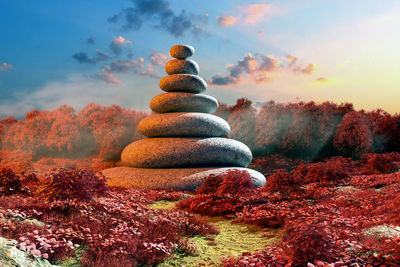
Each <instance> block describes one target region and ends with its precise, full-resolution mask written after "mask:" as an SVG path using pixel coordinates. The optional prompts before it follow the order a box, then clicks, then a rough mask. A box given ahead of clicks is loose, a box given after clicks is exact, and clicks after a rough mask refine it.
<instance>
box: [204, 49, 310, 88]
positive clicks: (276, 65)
mask: <svg viewBox="0 0 400 267" xmlns="http://www.w3.org/2000/svg"><path fill="white" fill-rule="evenodd" d="M282 60H283V61H282ZM282 60H280V59H278V58H276V57H274V56H272V55H261V54H256V55H255V56H253V55H252V54H250V53H247V54H246V55H245V56H244V58H243V59H240V60H239V61H238V62H237V63H236V64H226V69H227V70H228V72H229V73H228V74H227V75H222V74H220V73H217V74H216V75H214V76H213V77H212V78H211V79H209V80H208V82H209V83H210V84H214V85H221V86H225V85H237V84H240V83H241V82H242V81H243V78H244V77H247V78H250V81H252V82H254V83H257V84H262V83H269V82H271V81H272V80H273V79H274V75H273V73H277V72H281V71H289V72H290V73H293V74H304V75H311V74H312V73H313V71H314V69H315V64H308V65H301V64H300V63H299V62H298V61H299V60H298V58H297V57H295V56H286V57H283V58H282ZM247 78H246V79H245V80H248V79H247Z"/></svg>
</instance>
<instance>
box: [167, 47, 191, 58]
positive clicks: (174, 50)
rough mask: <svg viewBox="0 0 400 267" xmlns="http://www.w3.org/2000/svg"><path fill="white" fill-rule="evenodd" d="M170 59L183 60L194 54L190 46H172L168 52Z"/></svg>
mask: <svg viewBox="0 0 400 267" xmlns="http://www.w3.org/2000/svg"><path fill="white" fill-rule="evenodd" d="M169 54H170V55H171V57H174V58H179V59H185V58H187V57H191V56H193V54H194V48H193V47H191V46H190V45H174V46H173V47H171V49H170V50H169Z"/></svg>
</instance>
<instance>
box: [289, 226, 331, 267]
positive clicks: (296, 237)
mask: <svg viewBox="0 0 400 267" xmlns="http://www.w3.org/2000/svg"><path fill="white" fill-rule="evenodd" d="M285 232H286V234H287V236H284V238H283V242H282V245H283V246H284V250H283V254H284V255H286V256H288V257H289V259H290V260H289V262H293V263H295V264H296V265H303V266H305V265H307V263H308V262H313V261H314V260H322V261H327V262H332V261H333V260H335V259H336V258H337V257H338V255H335V251H336V250H337V246H336V244H335V241H334V240H333V238H332V236H330V235H329V233H328V232H327V231H326V230H325V229H324V228H323V227H320V226H315V225H312V224H307V223H305V224H301V225H297V226H291V227H286V229H285Z"/></svg>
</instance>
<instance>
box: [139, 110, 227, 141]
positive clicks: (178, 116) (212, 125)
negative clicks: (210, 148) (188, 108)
mask: <svg viewBox="0 0 400 267" xmlns="http://www.w3.org/2000/svg"><path fill="white" fill-rule="evenodd" d="M138 129H139V131H140V132H141V133H142V134H143V135H144V136H147V137H165V136H175V137H192V136H193V137H219V136H224V137H227V136H229V134H230V132H231V129H230V127H229V124H228V123H227V122H226V121H225V120H224V119H222V118H220V117H217V116H214V115H211V114H205V113H197V112H174V113H163V114H153V115H151V116H149V117H147V118H144V119H143V120H141V121H140V123H139V125H138Z"/></svg>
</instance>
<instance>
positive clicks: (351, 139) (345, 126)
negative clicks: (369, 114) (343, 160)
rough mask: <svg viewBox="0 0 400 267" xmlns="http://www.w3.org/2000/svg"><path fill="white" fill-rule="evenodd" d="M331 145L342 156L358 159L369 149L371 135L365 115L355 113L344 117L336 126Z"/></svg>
mask: <svg viewBox="0 0 400 267" xmlns="http://www.w3.org/2000/svg"><path fill="white" fill-rule="evenodd" d="M333 145H334V147H335V148H336V149H337V150H338V151H339V152H341V153H343V155H345V156H351V157H359V156H361V154H362V153H363V152H364V151H365V150H366V149H367V148H370V147H371V145H372V134H371V131H370V129H369V127H368V122H367V118H366V117H365V115H364V114H362V113H361V112H356V111H352V112H350V113H347V114H346V115H344V117H343V119H342V121H341V122H340V123H339V125H338V126H337V130H336V133H335V137H334V139H333Z"/></svg>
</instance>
